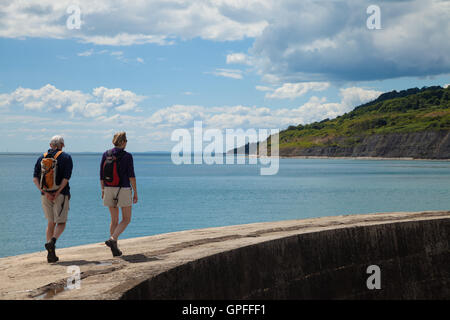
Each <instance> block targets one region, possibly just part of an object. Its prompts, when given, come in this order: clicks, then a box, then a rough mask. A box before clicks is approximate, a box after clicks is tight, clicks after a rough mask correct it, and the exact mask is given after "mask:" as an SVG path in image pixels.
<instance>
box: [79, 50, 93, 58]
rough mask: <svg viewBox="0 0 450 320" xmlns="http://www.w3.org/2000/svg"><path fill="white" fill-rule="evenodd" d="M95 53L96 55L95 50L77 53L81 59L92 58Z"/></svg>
mask: <svg viewBox="0 0 450 320" xmlns="http://www.w3.org/2000/svg"><path fill="white" fill-rule="evenodd" d="M93 53H94V50H93V49H90V50H86V51H83V52H80V53H77V55H78V56H80V57H89V56H91V55H92V54H93Z"/></svg>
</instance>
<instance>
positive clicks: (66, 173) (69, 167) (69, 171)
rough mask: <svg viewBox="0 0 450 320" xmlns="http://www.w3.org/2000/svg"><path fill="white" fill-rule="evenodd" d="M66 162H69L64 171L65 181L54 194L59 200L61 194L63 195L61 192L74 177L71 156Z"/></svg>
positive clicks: (63, 180)
mask: <svg viewBox="0 0 450 320" xmlns="http://www.w3.org/2000/svg"><path fill="white" fill-rule="evenodd" d="M66 161H67V163H66V166H65V169H64V175H63V179H62V181H61V184H60V185H59V188H58V190H56V192H55V193H54V197H55V198H57V197H58V196H59V194H60V193H61V191H62V190H63V189H64V188H65V187H66V186H67V184H68V183H69V179H70V177H71V176H72V170H73V162H72V157H71V156H70V155H68V157H67V160H66Z"/></svg>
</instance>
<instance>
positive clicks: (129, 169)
mask: <svg viewBox="0 0 450 320" xmlns="http://www.w3.org/2000/svg"><path fill="white" fill-rule="evenodd" d="M107 153H108V151H105V153H103V157H102V161H101V163H100V180H103V179H102V177H103V164H104V163H105V160H106V157H107ZM112 153H113V155H114V156H115V157H117V156H119V157H121V158H120V160H119V162H118V163H117V164H118V173H119V178H120V183H119V187H122V188H130V187H131V185H130V178H135V175H134V165H133V156H132V155H131V153H128V152H126V151H125V150H123V149H120V148H114V149H112ZM120 153H122V154H120ZM119 154H120V155H119ZM105 187H108V186H107V185H105Z"/></svg>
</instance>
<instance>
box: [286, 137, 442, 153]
mask: <svg viewBox="0 0 450 320" xmlns="http://www.w3.org/2000/svg"><path fill="white" fill-rule="evenodd" d="M352 139H353V141H357V142H356V143H354V145H347V146H345V144H346V139H345V138H338V139H336V140H337V142H339V144H340V145H339V146H338V145H334V146H324V147H321V146H313V147H309V148H300V147H284V148H280V155H281V156H326V157H386V158H397V157H399V158H400V157H407V158H416V159H450V132H449V131H428V132H412V133H390V134H375V135H371V136H359V137H356V138H355V137H353V138H352Z"/></svg>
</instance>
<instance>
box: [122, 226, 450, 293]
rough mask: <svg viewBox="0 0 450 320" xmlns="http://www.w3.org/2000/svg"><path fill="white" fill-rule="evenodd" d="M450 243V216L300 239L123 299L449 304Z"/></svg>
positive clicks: (204, 265) (228, 255) (175, 274)
mask: <svg viewBox="0 0 450 320" xmlns="http://www.w3.org/2000/svg"><path fill="white" fill-rule="evenodd" d="M449 242H450V219H434V220H422V221H408V222H399V223H390V224H379V225H372V226H361V227H350V228H343V229H334V230H327V231H321V232H315V233H306V234H299V235H295V236H289V237H286V238H282V239H276V240H271V241H267V242H262V243H259V244H256V245H251V246H246V247H241V248H238V249H235V250H230V251H226V252H222V253H219V254H215V255H212V256H208V257H205V258H202V259H199V260H196V261H192V262H190V263H187V264H184V265H181V266H178V267H176V268H173V269H171V270H168V271H166V272H164V273H161V274H159V275H157V276H156V277H154V278H151V279H148V280H146V281H144V282H142V283H140V284H139V285H137V286H136V287H134V288H132V289H130V290H128V291H127V292H125V293H124V294H123V296H122V297H121V298H122V299H450V267H449V266H450V245H449ZM369 266H376V267H374V269H375V271H371V272H369V273H368V271H367V270H368V269H367V268H368V267H369ZM377 267H379V273H378V272H376V269H377ZM378 276H379V277H378ZM377 280H379V285H380V289H376V288H375V289H369V288H368V286H369V287H371V288H373V285H375V286H376V285H377V283H376V282H377ZM368 283H369V285H368Z"/></svg>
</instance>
